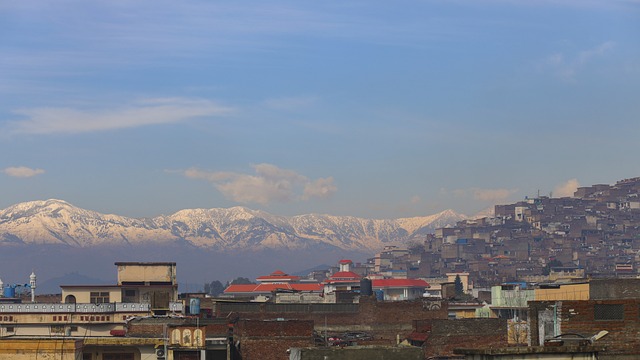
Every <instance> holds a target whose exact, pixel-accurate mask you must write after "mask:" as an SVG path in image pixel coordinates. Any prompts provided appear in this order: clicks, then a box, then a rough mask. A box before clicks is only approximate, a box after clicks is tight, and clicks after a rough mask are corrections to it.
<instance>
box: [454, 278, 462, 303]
mask: <svg viewBox="0 0 640 360" xmlns="http://www.w3.org/2000/svg"><path fill="white" fill-rule="evenodd" d="M453 287H454V289H455V292H456V298H460V297H461V296H462V295H464V286H463V285H462V279H460V275H456V279H455V280H454V281H453Z"/></svg>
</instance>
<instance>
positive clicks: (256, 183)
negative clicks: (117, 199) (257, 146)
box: [184, 163, 337, 205]
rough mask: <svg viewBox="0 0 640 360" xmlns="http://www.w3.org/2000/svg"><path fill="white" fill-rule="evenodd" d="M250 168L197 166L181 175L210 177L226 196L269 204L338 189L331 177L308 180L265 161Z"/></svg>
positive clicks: (248, 201)
mask: <svg viewBox="0 0 640 360" xmlns="http://www.w3.org/2000/svg"><path fill="white" fill-rule="evenodd" d="M253 168H254V170H255V174H253V175H251V174H241V173H236V172H228V171H216V172H211V171H205V170H200V169H196V168H191V169H188V170H186V171H185V172H184V175H185V176H186V177H188V178H191V179H203V180H206V181H209V182H210V183H212V184H213V185H214V186H215V188H216V189H218V191H220V192H221V193H222V194H223V195H224V196H225V197H227V198H229V199H231V200H234V201H237V202H240V203H258V204H262V205H268V204H270V203H272V202H280V203H285V202H293V201H300V200H310V199H312V198H326V197H329V196H330V195H332V194H333V193H335V192H336V191H337V187H336V186H335V184H334V181H333V178H332V177H328V178H318V179H316V180H311V179H309V178H307V177H306V176H304V175H301V174H298V173H297V172H295V171H293V170H288V169H282V168H279V167H277V166H275V165H272V164H264V163H263V164H257V165H254V166H253Z"/></svg>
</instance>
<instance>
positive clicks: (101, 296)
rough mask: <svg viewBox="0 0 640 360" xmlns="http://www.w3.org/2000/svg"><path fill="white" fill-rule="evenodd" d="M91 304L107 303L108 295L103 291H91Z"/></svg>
mask: <svg viewBox="0 0 640 360" xmlns="http://www.w3.org/2000/svg"><path fill="white" fill-rule="evenodd" d="M89 295H90V297H91V300H90V302H91V303H92V304H106V303H108V302H109V293H108V292H104V291H100V292H98V291H92V292H91V293H90V294H89Z"/></svg>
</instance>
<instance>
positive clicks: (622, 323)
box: [529, 299, 640, 358]
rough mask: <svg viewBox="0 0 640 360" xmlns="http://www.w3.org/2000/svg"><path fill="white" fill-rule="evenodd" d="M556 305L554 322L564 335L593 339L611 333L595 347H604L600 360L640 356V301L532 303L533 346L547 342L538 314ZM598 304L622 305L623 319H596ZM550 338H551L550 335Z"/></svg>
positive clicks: (530, 307) (530, 304)
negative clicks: (602, 331) (602, 359)
mask: <svg viewBox="0 0 640 360" xmlns="http://www.w3.org/2000/svg"><path fill="white" fill-rule="evenodd" d="M554 305H555V306H556V313H555V319H553V317H552V318H551V319H548V320H547V321H555V322H556V323H557V324H558V327H559V330H560V333H561V334H580V335H583V336H585V337H591V336H593V335H595V334H597V333H598V332H600V331H601V330H606V331H608V332H609V334H608V335H606V336H605V337H603V338H601V339H599V340H598V341H597V342H596V343H595V345H598V346H604V347H605V348H606V350H605V351H604V352H602V353H601V355H602V356H601V358H607V357H616V356H627V357H629V356H630V357H639V355H640V299H627V300H624V299H622V300H584V301H577V300H576V301H557V302H551V301H548V302H537V301H536V302H530V303H529V314H530V317H529V321H530V331H531V344H533V345H537V344H539V342H540V341H542V340H544V339H543V338H542V337H543V335H542V334H540V331H541V329H542V328H543V327H544V324H540V319H539V316H538V315H539V314H541V313H542V312H543V311H545V310H546V311H547V312H548V310H549V309H553V306H554ZM597 305H619V306H622V309H623V311H622V314H621V315H622V319H620V320H614V319H603V320H597V319H596V315H595V309H596V306H597ZM547 337H550V336H549V335H547Z"/></svg>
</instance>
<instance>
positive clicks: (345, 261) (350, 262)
mask: <svg viewBox="0 0 640 360" xmlns="http://www.w3.org/2000/svg"><path fill="white" fill-rule="evenodd" d="M339 263H340V264H353V261H351V260H347V259H343V260H340V261H339Z"/></svg>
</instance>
